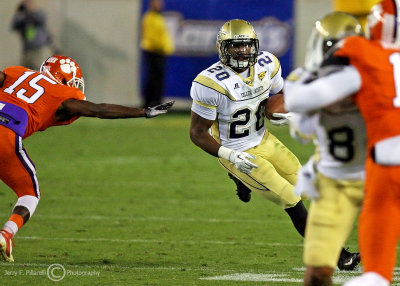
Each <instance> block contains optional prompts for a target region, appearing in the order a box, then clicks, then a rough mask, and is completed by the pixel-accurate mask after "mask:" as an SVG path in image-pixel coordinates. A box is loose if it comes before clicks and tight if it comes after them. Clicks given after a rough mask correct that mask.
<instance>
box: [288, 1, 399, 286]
mask: <svg viewBox="0 0 400 286" xmlns="http://www.w3.org/2000/svg"><path fill="white" fill-rule="evenodd" d="M399 12H400V1H399V0H383V1H382V2H380V3H378V4H377V5H375V6H374V7H373V8H372V10H371V12H370V14H369V16H368V21H367V31H368V37H369V38H368V39H366V38H364V37H360V36H351V37H347V38H345V39H344V41H343V42H342V43H341V45H340V47H338V49H337V50H336V51H335V52H334V54H333V57H332V58H331V60H330V62H329V63H330V64H331V67H332V65H336V66H340V69H337V68H333V69H334V70H335V71H332V72H331V73H329V74H327V75H326V76H323V77H321V78H318V79H317V80H315V81H312V82H310V83H307V81H305V82H303V83H301V82H302V81H303V80H302V78H303V75H300V77H301V78H300V84H297V85H296V87H295V88H296V96H300V97H303V101H304V102H307V104H305V103H304V104H303V107H304V109H306V108H307V109H308V110H315V109H318V108H320V107H321V106H325V105H329V104H331V103H334V102H336V101H338V100H341V99H343V98H346V97H347V96H348V95H349V94H353V96H352V98H353V100H354V101H355V103H356V104H357V106H358V107H359V110H360V112H361V115H362V116H363V118H364V122H365V126H366V130H367V152H366V154H367V159H366V165H365V166H366V169H365V171H366V178H365V197H364V201H363V206H362V209H361V214H360V219H359V232H358V238H359V246H360V252H361V259H362V264H363V274H362V275H361V276H360V277H357V278H355V279H352V280H350V281H349V282H347V283H345V285H346V286H358V285H360V286H361V285H362V286H372V285H373V286H387V285H390V283H391V281H392V280H393V269H394V266H395V263H396V254H397V251H396V247H397V244H398V240H399V236H400V126H399V124H398V122H399V121H400V109H399V108H400V104H399V102H400V101H399V86H400V82H399V67H400V34H399V26H400V19H399V18H398V17H399ZM321 90H323V91H324V92H323V93H321ZM317 97H319V100H315V98H317ZM288 105H289V107H290V102H288ZM305 106H307V107H305Z"/></svg>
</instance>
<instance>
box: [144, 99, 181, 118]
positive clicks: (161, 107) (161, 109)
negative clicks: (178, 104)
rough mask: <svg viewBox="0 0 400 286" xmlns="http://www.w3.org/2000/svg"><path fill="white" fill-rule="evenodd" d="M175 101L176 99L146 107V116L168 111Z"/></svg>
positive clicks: (150, 116) (154, 115)
mask: <svg viewBox="0 0 400 286" xmlns="http://www.w3.org/2000/svg"><path fill="white" fill-rule="evenodd" d="M174 103H175V101H168V102H166V103H162V104H160V105H156V106H153V107H146V118H152V117H156V116H158V115H160V114H164V113H167V112H168V110H169V109H170V108H171V107H172V105H174Z"/></svg>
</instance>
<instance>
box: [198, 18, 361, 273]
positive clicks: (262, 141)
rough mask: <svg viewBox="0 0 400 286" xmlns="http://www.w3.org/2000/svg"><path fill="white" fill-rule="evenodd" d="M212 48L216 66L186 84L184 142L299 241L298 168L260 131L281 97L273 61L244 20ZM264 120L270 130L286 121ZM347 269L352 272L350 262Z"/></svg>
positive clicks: (302, 213)
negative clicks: (268, 206)
mask: <svg viewBox="0 0 400 286" xmlns="http://www.w3.org/2000/svg"><path fill="white" fill-rule="evenodd" d="M216 44H217V49H218V53H219V58H220V61H219V62H217V63H215V64H213V65H212V66H210V67H209V68H207V69H205V70H204V71H202V72H201V73H200V74H199V75H198V76H197V77H196V78H195V79H194V81H193V83H192V88H191V91H190V95H191V97H192V99H193V104H192V108H191V110H192V112H191V125H190V138H191V140H192V141H193V143H194V144H196V145H197V146H198V147H200V148H201V149H203V150H204V151H205V152H207V153H209V154H211V155H212V156H215V157H218V160H219V162H220V164H221V166H222V167H223V168H224V169H225V170H227V171H228V172H229V174H230V176H232V177H233V178H235V180H237V181H240V183H241V184H242V186H244V187H245V188H248V189H249V190H251V191H253V192H256V193H259V194H261V195H262V196H264V197H265V198H266V199H268V200H270V201H271V202H273V203H275V204H277V205H279V206H280V207H282V208H283V209H284V210H285V211H286V212H287V214H288V215H289V216H290V218H291V220H292V222H293V224H294V226H295V228H296V230H297V231H298V232H299V233H300V235H302V236H304V231H305V226H306V219H307V210H306V208H305V207H304V204H303V203H302V199H301V197H300V196H298V195H296V194H294V192H293V189H294V184H295V183H296V180H297V172H298V170H299V169H300V167H301V165H300V163H299V161H298V159H297V158H296V156H295V155H294V154H293V153H292V152H291V151H290V150H289V149H288V148H287V147H286V146H285V145H283V144H282V143H281V142H280V141H279V140H278V139H277V138H276V137H275V136H274V135H273V134H271V133H270V132H269V131H268V130H267V128H266V125H265V104H266V102H267V101H268V98H269V97H271V96H282V88H283V78H282V76H281V66H280V63H279V60H278V59H277V58H276V57H275V56H274V55H273V54H272V53H270V52H267V51H259V41H258V38H257V35H256V33H255V30H254V28H253V26H252V25H251V24H250V23H248V22H246V21H244V20H240V19H234V20H230V21H228V22H226V23H225V24H224V25H223V26H222V27H221V29H220V30H219V32H218V35H217V43H216ZM271 98H272V97H271ZM270 118H271V120H276V122H274V123H276V124H282V123H284V122H285V121H287V119H286V118H275V117H270ZM282 121H283V122H282ZM346 254H348V255H346V256H343V259H346V261H349V259H351V257H352V254H351V253H349V252H346ZM350 267H353V268H354V264H353V262H351V263H350Z"/></svg>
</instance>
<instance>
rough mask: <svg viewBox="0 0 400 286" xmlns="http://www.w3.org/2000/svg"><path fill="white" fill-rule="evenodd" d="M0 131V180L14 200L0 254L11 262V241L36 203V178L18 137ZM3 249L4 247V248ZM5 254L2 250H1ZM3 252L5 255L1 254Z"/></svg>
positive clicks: (34, 170) (38, 196) (38, 195)
mask: <svg viewBox="0 0 400 286" xmlns="http://www.w3.org/2000/svg"><path fill="white" fill-rule="evenodd" d="M7 130H8V129H4V128H1V129H0V138H2V140H0V149H1V150H2V152H1V154H0V170H1V172H0V178H1V180H2V181H3V182H4V183H5V184H7V185H8V186H9V187H10V188H11V189H13V191H14V192H15V193H16V195H17V196H18V200H17V203H16V204H15V206H14V208H13V210H12V214H11V216H10V217H9V219H8V221H7V222H6V223H5V224H4V226H3V228H2V230H1V237H2V238H1V239H0V244H1V246H2V247H3V251H2V254H3V256H4V258H5V259H6V260H7V261H12V255H11V247H8V246H7V245H8V244H10V243H11V240H12V237H13V236H14V235H15V234H16V233H17V231H18V230H19V229H20V228H21V227H22V226H23V225H24V224H25V223H26V222H27V221H28V219H29V218H30V217H31V216H32V215H33V213H34V211H35V209H36V206H37V204H38V202H39V198H40V191H39V185H38V181H37V177H36V169H35V166H34V165H33V163H32V162H31V160H30V159H29V157H28V155H27V154H26V151H25V149H24V148H23V145H22V140H21V137H19V136H16V135H15V133H13V132H11V131H9V132H8V131H7ZM5 243H6V244H7V245H4V244H5ZM6 248H7V249H8V250H6V251H5V250H4V249H6ZM5 252H6V253H5Z"/></svg>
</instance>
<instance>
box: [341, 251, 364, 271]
mask: <svg viewBox="0 0 400 286" xmlns="http://www.w3.org/2000/svg"><path fill="white" fill-rule="evenodd" d="M360 261H361V255H360V253H358V252H356V253H351V252H348V251H347V250H345V249H343V250H342V252H341V253H340V257H339V262H338V264H337V266H338V268H339V269H340V270H343V271H351V270H354V269H355V268H356V267H357V265H358V264H359V263H360Z"/></svg>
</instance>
